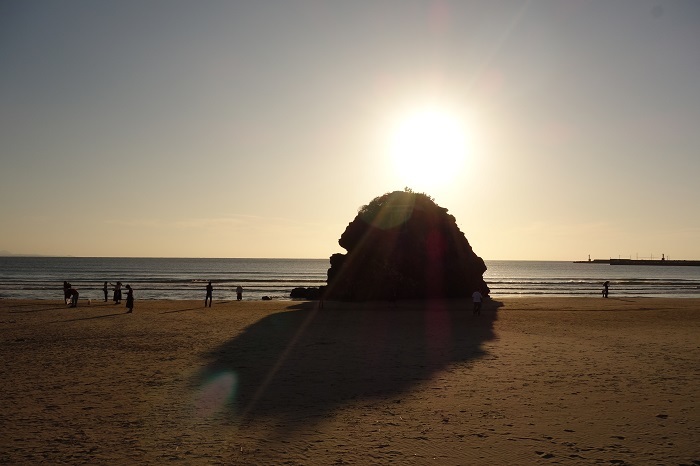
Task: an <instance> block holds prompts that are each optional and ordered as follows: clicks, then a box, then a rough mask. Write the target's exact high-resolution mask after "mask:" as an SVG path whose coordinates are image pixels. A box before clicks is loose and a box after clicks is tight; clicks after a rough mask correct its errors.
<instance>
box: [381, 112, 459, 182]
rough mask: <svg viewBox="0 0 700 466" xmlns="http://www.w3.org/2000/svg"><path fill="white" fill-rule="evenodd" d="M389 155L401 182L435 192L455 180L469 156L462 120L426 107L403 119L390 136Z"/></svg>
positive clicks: (451, 114)
mask: <svg viewBox="0 0 700 466" xmlns="http://www.w3.org/2000/svg"><path fill="white" fill-rule="evenodd" d="M389 151H390V155H391V159H392V163H393V167H394V170H395V172H396V176H397V177H398V178H399V181H401V182H402V183H404V184H405V185H407V186H410V187H411V188H415V189H419V190H420V189H434V188H437V187H439V186H443V185H445V184H446V183H449V182H450V181H452V180H453V179H454V178H455V177H456V175H457V174H458V173H459V172H460V170H461V169H462V167H463V165H464V162H465V160H466V157H467V152H468V144H467V132H466V128H465V125H464V123H463V121H462V120H461V119H460V118H458V117H457V116H456V115H455V114H453V113H450V112H449V111H447V110H445V109H441V108H424V109H421V110H418V111H414V112H413V113H410V114H408V115H407V116H405V117H404V118H402V119H400V120H399V121H398V123H397V124H396V126H395V128H394V130H393V131H392V133H391V140H390V149H389Z"/></svg>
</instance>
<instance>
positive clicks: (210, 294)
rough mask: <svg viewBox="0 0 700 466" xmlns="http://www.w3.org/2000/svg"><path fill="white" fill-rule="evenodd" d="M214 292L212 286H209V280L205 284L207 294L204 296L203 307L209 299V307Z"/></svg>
mask: <svg viewBox="0 0 700 466" xmlns="http://www.w3.org/2000/svg"><path fill="white" fill-rule="evenodd" d="M213 292H214V287H213V286H211V280H209V283H208V284H207V295H206V296H205V297H204V307H207V300H208V301H209V307H211V297H212V293H213Z"/></svg>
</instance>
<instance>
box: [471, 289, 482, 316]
mask: <svg viewBox="0 0 700 466" xmlns="http://www.w3.org/2000/svg"><path fill="white" fill-rule="evenodd" d="M482 298H483V296H481V293H479V290H476V291H475V292H474V293H472V302H473V303H474V311H473V314H474V315H481V299H482Z"/></svg>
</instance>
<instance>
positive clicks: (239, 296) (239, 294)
mask: <svg viewBox="0 0 700 466" xmlns="http://www.w3.org/2000/svg"><path fill="white" fill-rule="evenodd" d="M241 299H243V287H242V286H241V285H238V286H237V287H236V300H237V301H240V300H241Z"/></svg>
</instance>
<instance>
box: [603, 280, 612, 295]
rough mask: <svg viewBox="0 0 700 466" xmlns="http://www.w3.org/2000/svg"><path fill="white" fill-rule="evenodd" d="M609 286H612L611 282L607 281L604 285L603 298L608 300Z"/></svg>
mask: <svg viewBox="0 0 700 466" xmlns="http://www.w3.org/2000/svg"><path fill="white" fill-rule="evenodd" d="M609 286H610V282H609V281H606V282H605V283H603V298H607V297H608V287H609Z"/></svg>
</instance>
